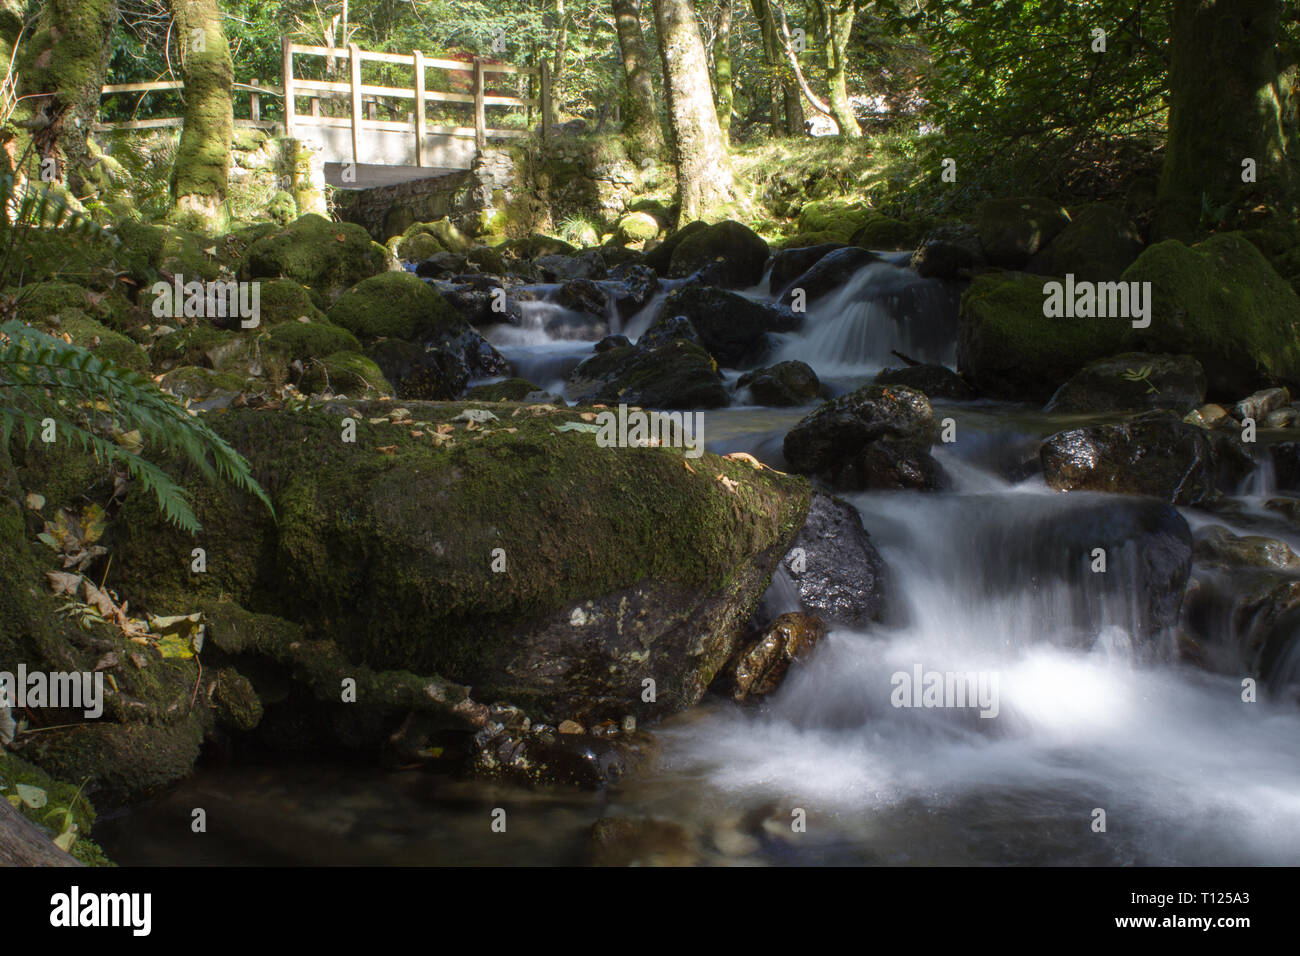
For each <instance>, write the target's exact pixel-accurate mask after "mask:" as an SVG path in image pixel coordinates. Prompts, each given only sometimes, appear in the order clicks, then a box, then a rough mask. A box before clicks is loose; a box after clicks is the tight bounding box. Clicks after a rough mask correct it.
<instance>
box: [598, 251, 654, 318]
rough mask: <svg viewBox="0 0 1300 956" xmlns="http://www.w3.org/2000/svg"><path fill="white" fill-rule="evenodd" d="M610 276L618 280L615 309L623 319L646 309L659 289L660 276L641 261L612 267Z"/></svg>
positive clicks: (615, 291) (615, 292)
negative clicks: (615, 267) (616, 267)
mask: <svg viewBox="0 0 1300 956" xmlns="http://www.w3.org/2000/svg"><path fill="white" fill-rule="evenodd" d="M609 277H610V279H612V280H615V281H617V282H618V286H617V287H616V289H615V290H614V309H615V311H617V312H618V315H619V317H620V318H623V319H629V318H631V317H632V316H634V315H636V314H637V313H638V312H640V311H641V310H642V309H644V308H645V307H646V305H647V304H648V303H649V302H650V300H651V299H652V298H654V295H655V293H656V292H658V291H659V277H658V276H657V275H655V273H654V270H653V269H651V268H650V267H649V266H646V265H642V264H640V263H633V264H628V265H625V266H621V267H619V268H618V269H611V270H610V274H609Z"/></svg>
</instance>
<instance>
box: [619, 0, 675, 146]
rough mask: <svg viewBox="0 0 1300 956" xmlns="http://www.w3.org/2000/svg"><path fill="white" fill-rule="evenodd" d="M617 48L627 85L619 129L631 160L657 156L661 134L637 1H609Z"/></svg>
mask: <svg viewBox="0 0 1300 956" xmlns="http://www.w3.org/2000/svg"><path fill="white" fill-rule="evenodd" d="M610 8H611V10H612V11H613V13H614V26H615V29H616V30H617V32H618V47H619V51H620V53H621V54H622V59H623V76H624V79H625V80H626V82H627V97H626V104H627V105H626V109H624V111H623V113H624V116H625V119H624V121H623V130H624V133H625V134H626V136H627V138H628V140H629V146H630V148H631V149H630V152H631V154H632V156H633V158H634V159H645V158H647V157H656V158H657V157H659V156H661V155H662V154H663V151H664V131H663V127H662V126H661V125H660V124H659V109H658V106H657V105H656V103H655V87H654V80H653V78H652V74H651V72H650V51H649V50H648V49H647V48H646V42H645V34H644V33H643V32H642V30H641V8H640V4H639V3H638V0H611V2H610Z"/></svg>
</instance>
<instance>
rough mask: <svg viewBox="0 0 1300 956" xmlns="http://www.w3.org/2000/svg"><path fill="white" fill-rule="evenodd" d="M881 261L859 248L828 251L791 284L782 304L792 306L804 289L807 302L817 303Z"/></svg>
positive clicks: (782, 297) (851, 247) (872, 253)
mask: <svg viewBox="0 0 1300 956" xmlns="http://www.w3.org/2000/svg"><path fill="white" fill-rule="evenodd" d="M880 261H881V259H880V256H878V255H876V254H875V253H874V252H868V251H867V250H866V249H859V248H858V247H857V246H847V247H845V248H843V249H836V250H834V251H832V252H828V253H827V254H826V255H824V256H821V257H819V258H818V259H817V261H816V262H814V263H813V264H812V265H811V266H810V267H809V268H808V269H807V271H805V272H803V273H802V274H801V275H799V276H797V277H796V278H795V279H794V281H792V282H791V283H790V284H789V285H790V287H789V288H788V289H786V291H785V293H784V294H783V295H782V296H781V300H780V301H781V304H782V305H785V306H788V305H790V304H791V303H792V302H793V301H794V294H795V290H796V289H802V290H803V292H804V297H805V299H804V301H805V302H808V303H812V302H816V301H817V300H818V299H820V298H821V297H822V296H824V295H827V294H828V293H831V292H834V291H835V290H837V289H839V288H840V287H841V286H843V285H844V284H845V283H846V282H848V281H849V279H851V278H853V276H854V274H856V273H857V272H859V271H860V270H862V269H865V268H867V267H868V266H872V265H875V264H876V263H877V262H880Z"/></svg>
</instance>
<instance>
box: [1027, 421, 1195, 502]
mask: <svg viewBox="0 0 1300 956" xmlns="http://www.w3.org/2000/svg"><path fill="white" fill-rule="evenodd" d="M1039 454H1040V459H1041V461H1042V464H1043V475H1044V477H1045V478H1046V479H1047V483H1048V484H1049V485H1050V486H1051V487H1053V488H1055V489H1056V490H1057V491H1108V492H1116V493H1119V494H1129V495H1152V496H1154V497H1157V498H1161V499H1164V500H1165V501H1168V502H1171V503H1173V504H1178V505H1197V504H1203V503H1205V502H1208V501H1212V500H1214V498H1215V497H1217V491H1216V488H1215V459H1214V450H1213V446H1212V445H1211V443H1210V439H1209V438H1208V437H1207V436H1206V433H1205V432H1204V431H1202V430H1201V429H1199V428H1197V427H1196V426H1195V425H1187V424H1184V423H1183V422H1181V421H1179V420H1178V419H1177V418H1173V417H1166V416H1165V415H1164V414H1162V413H1159V412H1157V413H1150V414H1148V415H1144V416H1140V417H1138V418H1136V419H1134V420H1132V421H1130V422H1126V423H1124V424H1120V425H1095V426H1092V427H1090V428H1073V429H1070V430H1068V431H1063V432H1058V433H1057V434H1055V435H1052V436H1051V437H1050V438H1048V439H1047V440H1046V441H1044V442H1043V446H1042V449H1041V451H1040V453H1039Z"/></svg>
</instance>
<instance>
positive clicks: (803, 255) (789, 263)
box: [768, 242, 847, 293]
mask: <svg viewBox="0 0 1300 956" xmlns="http://www.w3.org/2000/svg"><path fill="white" fill-rule="evenodd" d="M844 248H847V247H846V246H845V244H844V243H842V242H825V243H822V244H820V245H816V246H801V247H799V248H796V249H781V250H779V251H778V252H774V253H773V254H772V272H771V274H770V275H769V276H768V288H769V290H770V291H772V292H773V293H778V292H784V291H785V288H786V287H787V286H789V285H790V284H792V283H793V282H794V280H795V279H797V278H799V276H801V275H803V274H804V273H805V272H807V271H808V270H809V269H811V268H812V267H813V266H814V265H816V264H817V262H818V261H819V260H820V259H822V258H824V257H825V256H826V255H827V254H828V253H831V252H835V251H836V250H839V249H844Z"/></svg>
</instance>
